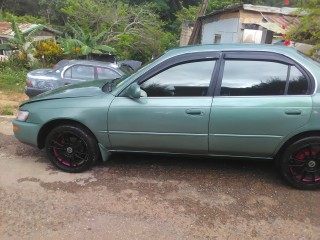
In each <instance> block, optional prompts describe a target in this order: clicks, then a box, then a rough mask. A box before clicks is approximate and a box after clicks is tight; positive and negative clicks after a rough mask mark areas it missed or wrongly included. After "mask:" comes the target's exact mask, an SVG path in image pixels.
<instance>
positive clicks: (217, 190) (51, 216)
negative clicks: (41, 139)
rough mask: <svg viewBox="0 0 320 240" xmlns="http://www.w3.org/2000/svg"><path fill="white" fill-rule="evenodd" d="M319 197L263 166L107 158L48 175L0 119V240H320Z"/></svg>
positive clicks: (39, 154) (40, 159)
mask: <svg viewBox="0 0 320 240" xmlns="http://www.w3.org/2000/svg"><path fill="white" fill-rule="evenodd" d="M319 202H320V191H300V190H295V189H293V188H291V187H289V186H287V185H286V184H285V183H284V182H283V181H282V180H281V179H280V177H279V176H278V175H277V174H276V172H275V169H274V166H273V163H272V162H268V161H249V160H245V159H244V160H224V159H210V158H198V157H197V158H186V157H166V156H150V155H130V154H115V155H113V156H112V157H111V159H110V161H109V162H107V163H100V164H98V166H96V167H94V168H93V169H92V170H90V171H87V172H85V173H81V174H68V173H63V172H61V171H58V170H56V169H55V168H54V167H53V166H52V165H51V164H50V163H49V161H48V160H47V158H46V156H45V153H44V151H40V150H38V149H36V148H33V147H30V146H27V145H24V144H22V143H19V142H18V141H17V140H16V139H15V138H14V136H13V135H12V130H11V120H10V119H9V118H3V117H0V239H3V240H5V239H130V240H131V239H148V240H150V239H166V240H170V239H183V240H184V239H253V238H254V239H281V240H282V239H320V204H319Z"/></svg>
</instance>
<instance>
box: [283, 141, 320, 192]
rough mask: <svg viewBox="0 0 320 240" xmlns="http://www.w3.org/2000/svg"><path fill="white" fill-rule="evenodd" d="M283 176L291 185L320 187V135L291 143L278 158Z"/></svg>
mask: <svg viewBox="0 0 320 240" xmlns="http://www.w3.org/2000/svg"><path fill="white" fill-rule="evenodd" d="M277 165H278V167H279V171H280V174H281V176H282V178H283V179H284V180H285V181H286V182H287V183H289V184H290V185H291V186H293V187H295V188H298V189H304V190H313V189H319V188H320V137H316V136H310V137H306V138H302V139H300V140H297V141H295V142H293V143H292V144H290V145H289V146H288V147H287V148H286V149H285V150H284V152H283V153H282V155H281V156H280V157H279V158H278V159H277Z"/></svg>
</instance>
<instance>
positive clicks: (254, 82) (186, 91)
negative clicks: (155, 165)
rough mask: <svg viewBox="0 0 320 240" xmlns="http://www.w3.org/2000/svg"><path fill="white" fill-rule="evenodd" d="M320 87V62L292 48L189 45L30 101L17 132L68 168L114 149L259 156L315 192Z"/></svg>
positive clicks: (319, 177) (319, 182) (78, 168)
mask: <svg viewBox="0 0 320 240" xmlns="http://www.w3.org/2000/svg"><path fill="white" fill-rule="evenodd" d="M319 81H320V67H319V65H317V63H316V62H313V61H312V60H311V59H309V58H307V57H305V56H303V55H301V54H299V53H298V52H296V51H295V50H293V49H291V48H288V47H279V46H271V45H269V46H268V45H202V46H192V47H183V48H177V49H173V50H170V51H168V52H166V53H165V54H164V55H162V56H161V57H159V58H158V59H156V60H154V61H153V62H152V63H150V64H148V65H146V66H144V67H143V68H141V69H139V70H138V71H136V72H134V73H133V74H131V75H130V76H124V77H122V78H119V79H116V80H113V81H107V80H97V81H92V82H91V81H90V82H87V83H84V84H78V85H72V86H66V87H62V88H58V89H55V90H53V91H50V92H47V93H44V94H41V95H39V96H37V97H35V98H32V99H30V100H29V101H27V102H26V103H24V104H22V105H21V106H20V108H19V111H18V114H17V118H16V119H15V120H14V121H13V130H14V134H15V136H16V137H17V138H18V139H19V140H20V141H21V142H25V143H28V144H32V145H35V146H37V147H39V148H40V149H41V148H45V149H46V152H47V154H48V157H49V159H50V161H51V162H52V163H53V164H54V165H55V166H56V167H58V168H59V169H61V170H63V171H67V172H82V171H84V170H87V169H89V168H90V167H91V166H92V165H93V164H94V163H95V162H96V161H97V159H99V158H101V159H102V160H103V161H106V160H107V159H108V157H109V156H110V154H111V153H112V152H145V153H159V154H160V153H163V154H188V155H207V156H219V157H242V158H243V157H245V158H255V159H259V158H263V159H274V160H275V161H276V166H277V168H278V169H279V171H280V173H281V175H282V177H283V178H284V179H285V180H286V181H287V182H288V183H289V184H290V185H292V186H294V187H296V188H300V189H317V188H320V88H319V87H318V84H319Z"/></svg>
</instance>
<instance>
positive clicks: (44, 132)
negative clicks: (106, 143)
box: [37, 119, 98, 149]
mask: <svg viewBox="0 0 320 240" xmlns="http://www.w3.org/2000/svg"><path fill="white" fill-rule="evenodd" d="M61 125H73V126H75V125H78V126H81V127H82V128H85V129H86V130H88V131H89V132H90V133H91V134H92V136H93V137H94V139H95V140H96V141H97V142H98V140H97V137H96V136H95V135H94V134H93V132H92V131H91V130H90V129H89V128H88V127H87V126H86V125H84V124H83V123H81V122H79V121H76V120H73V119H55V120H51V121H50V122H47V123H46V124H44V125H43V126H42V127H41V129H40V131H39V133H38V137H37V144H38V147H39V148H40V149H42V148H44V146H45V139H46V137H47V136H48V134H49V132H50V131H51V130H52V129H53V128H55V127H58V126H61Z"/></svg>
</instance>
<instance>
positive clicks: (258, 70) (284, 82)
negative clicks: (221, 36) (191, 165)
mask: <svg viewBox="0 0 320 240" xmlns="http://www.w3.org/2000/svg"><path fill="white" fill-rule="evenodd" d="M223 58H224V60H223V61H222V65H221V69H220V77H219V81H218V84H217V88H216V90H215V97H214V99H213V103H212V109H211V117H210V124H209V132H210V136H209V151H210V153H211V154H218V155H231V156H253V157H270V156H272V154H273V153H274V151H275V149H276V147H277V146H278V144H279V143H280V141H281V140H282V139H283V138H284V137H285V136H287V135H288V134H290V133H291V132H293V131H295V130H296V129H298V128H299V127H302V126H303V125H304V124H306V122H307V121H308V119H309V117H310V114H311V107H312V100H311V96H310V95H311V94H312V93H313V91H314V85H313V81H312V77H311V76H310V75H309V74H308V72H307V71H306V70H305V69H303V67H301V66H300V65H299V64H297V63H295V62H294V61H293V60H291V59H289V58H287V57H285V56H283V55H279V54H276V53H267V52H260V53H257V52H256V53H252V52H238V53H237V52H236V53H232V52H226V53H224V57H223Z"/></svg>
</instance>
